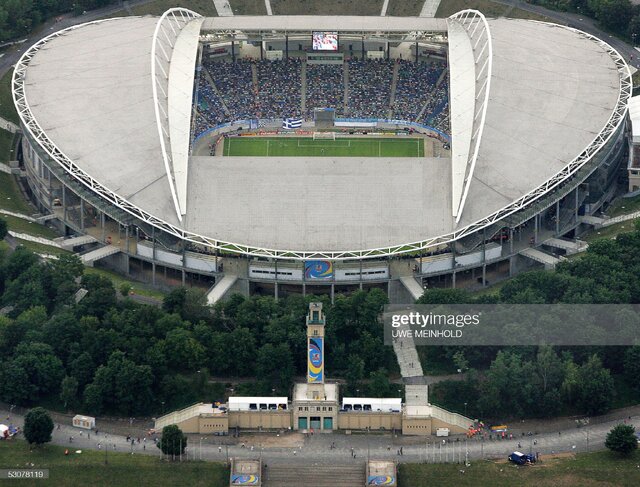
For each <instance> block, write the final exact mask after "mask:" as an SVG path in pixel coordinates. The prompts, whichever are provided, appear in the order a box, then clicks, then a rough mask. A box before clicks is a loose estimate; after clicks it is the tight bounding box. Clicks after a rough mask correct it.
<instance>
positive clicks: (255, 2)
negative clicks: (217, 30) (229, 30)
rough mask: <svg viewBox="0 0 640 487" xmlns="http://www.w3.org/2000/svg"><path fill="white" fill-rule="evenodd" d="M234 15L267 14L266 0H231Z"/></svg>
mask: <svg viewBox="0 0 640 487" xmlns="http://www.w3.org/2000/svg"><path fill="white" fill-rule="evenodd" d="M229 4H230V5H231V10H233V13H234V15H267V7H266V6H265V4H264V0H229Z"/></svg>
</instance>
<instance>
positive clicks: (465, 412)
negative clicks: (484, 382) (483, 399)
mask: <svg viewBox="0 0 640 487" xmlns="http://www.w3.org/2000/svg"><path fill="white" fill-rule="evenodd" d="M464 417H465V418H466V417H467V403H466V402H465V403H464Z"/></svg>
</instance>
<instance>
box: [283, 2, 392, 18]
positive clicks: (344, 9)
mask: <svg viewBox="0 0 640 487" xmlns="http://www.w3.org/2000/svg"><path fill="white" fill-rule="evenodd" d="M382 3H383V0H365V1H356V2H354V1H353V0H319V1H311V2H310V1H309V0H271V10H273V14H274V15H380V12H382Z"/></svg>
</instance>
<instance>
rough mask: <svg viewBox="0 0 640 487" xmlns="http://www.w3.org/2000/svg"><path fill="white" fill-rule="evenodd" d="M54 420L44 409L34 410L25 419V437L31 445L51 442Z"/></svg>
mask: <svg viewBox="0 0 640 487" xmlns="http://www.w3.org/2000/svg"><path fill="white" fill-rule="evenodd" d="M52 431H53V420H52V419H51V416H49V413H48V412H47V411H46V410H45V409H44V408H40V407H38V408H33V409H31V410H30V411H29V412H28V413H27V414H26V416H25V417H24V437H25V438H26V439H27V441H28V442H29V444H31V445H33V444H36V445H42V444H43V443H48V442H50V441H51V432H52Z"/></svg>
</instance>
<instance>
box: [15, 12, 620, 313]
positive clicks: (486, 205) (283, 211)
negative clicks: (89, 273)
mask: <svg viewBox="0 0 640 487" xmlns="http://www.w3.org/2000/svg"><path fill="white" fill-rule="evenodd" d="M12 91H13V97H14V101H15V104H16V107H17V109H18V112H19V115H20V118H21V122H22V130H23V141H22V154H21V160H22V161H23V164H24V174H25V178H26V182H27V184H28V188H29V191H30V193H31V196H32V198H33V200H34V202H35V203H36V204H37V206H38V208H39V210H40V211H41V213H42V214H43V215H46V216H47V218H50V219H51V221H52V222H53V223H54V224H56V225H58V226H59V227H60V230H61V231H63V232H64V234H65V235H67V236H68V238H67V239H66V240H65V241H63V242H62V245H63V246H66V247H67V248H70V249H75V250H77V251H79V252H80V253H81V255H82V259H83V261H84V262H85V263H87V264H89V265H93V263H94V262H98V261H99V262H100V263H101V264H100V265H105V266H108V267H111V268H114V269H116V270H118V271H120V272H123V273H126V274H128V275H131V276H133V277H134V278H137V279H140V280H144V281H148V282H152V283H153V284H154V285H157V286H171V285H180V284H183V285H191V286H199V287H202V288H204V289H205V290H207V292H208V299H209V301H210V302H215V301H217V300H218V299H221V298H223V297H224V296H225V295H228V294H229V293H230V292H242V293H274V294H275V295H276V297H277V296H283V295H286V294H287V293H299V292H302V293H313V294H331V297H332V298H333V296H334V294H335V293H337V292H349V291H351V290H355V289H363V288H369V287H372V286H376V287H383V288H384V289H386V290H388V292H389V295H390V298H391V300H392V301H396V302H403V301H404V302H406V301H407V300H410V299H414V298H416V297H418V296H419V295H420V294H421V293H422V290H423V289H424V287H435V286H448V287H451V286H453V287H480V286H485V285H487V284H491V283H493V282H496V281H497V280H500V279H503V278H505V277H508V276H510V275H513V274H514V273H516V272H518V271H519V270H521V269H525V268H529V267H531V266H536V265H538V266H539V265H544V266H546V267H550V266H554V265H555V264H556V263H557V262H559V261H560V260H562V258H563V256H564V255H565V254H568V253H571V252H573V251H575V250H576V249H578V248H579V247H580V246H581V245H582V243H581V242H580V240H578V239H577V237H578V236H579V234H580V232H581V231H583V230H584V229H585V228H587V227H588V226H589V225H590V224H592V223H593V220H592V218H593V217H592V215H593V214H594V213H596V212H598V211H599V210H600V209H601V208H602V207H603V206H605V205H606V204H607V203H608V202H609V201H610V200H611V199H612V198H613V197H614V196H615V195H616V191H617V189H618V187H619V186H620V183H621V181H620V177H621V174H622V173H621V163H622V161H623V160H624V159H625V157H626V155H627V151H628V139H627V131H628V130H627V126H628V118H627V104H628V100H629V98H630V96H631V76H630V72H629V69H628V67H627V65H626V63H625V61H624V60H623V59H622V57H621V56H620V55H619V54H618V53H617V52H616V51H615V50H614V49H613V48H612V47H611V46H609V45H608V44H607V43H606V42H604V41H602V40H600V39H598V38H595V37H593V36H591V35H589V34H586V33H584V32H581V31H578V30H576V29H573V28H570V27H565V26H559V25H555V24H550V23H544V22H538V21H528V20H516V19H506V18H500V19H487V18H485V17H484V16H483V15H482V14H481V13H479V12H477V11H473V10H465V11H461V12H459V13H457V14H455V15H453V16H452V17H450V18H448V19H437V18H418V17H411V18H408V17H407V18H405V17H350V16H330V17H329V16H327V17H314V16H268V17H252V16H242V17H213V18H204V17H202V16H200V15H199V14H197V13H195V12H192V11H189V10H185V9H171V10H168V11H167V12H165V14H164V15H162V16H161V17H152V16H145V17H127V18H117V19H108V20H101V21H95V22H91V23H87V24H83V25H79V26H75V27H72V28H69V29H66V30H62V31H59V32H56V33H54V34H52V35H50V36H48V37H46V38H44V39H42V40H41V41H39V42H38V43H37V44H35V45H34V46H32V47H31V48H30V49H29V50H28V51H27V52H26V53H25V54H24V55H23V57H22V58H21V59H20V61H19V62H18V63H17V65H16V69H15V72H14V77H13V80H12Z"/></svg>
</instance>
